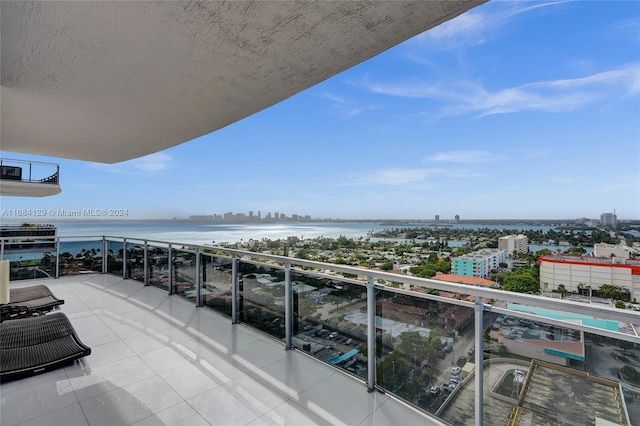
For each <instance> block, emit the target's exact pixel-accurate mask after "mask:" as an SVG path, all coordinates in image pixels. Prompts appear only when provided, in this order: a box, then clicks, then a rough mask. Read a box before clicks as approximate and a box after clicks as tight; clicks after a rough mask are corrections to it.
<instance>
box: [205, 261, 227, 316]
mask: <svg viewBox="0 0 640 426" xmlns="http://www.w3.org/2000/svg"><path fill="white" fill-rule="evenodd" d="M201 262H202V263H203V276H202V282H203V287H204V288H203V289H202V300H203V305H204V306H207V307H209V308H211V309H214V310H216V311H218V312H220V313H222V314H224V315H227V316H229V317H231V285H232V276H231V272H232V268H233V266H232V261H231V259H230V258H227V257H219V256H213V255H202V260H201Z"/></svg>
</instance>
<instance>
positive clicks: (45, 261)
mask: <svg viewBox="0 0 640 426" xmlns="http://www.w3.org/2000/svg"><path fill="white" fill-rule="evenodd" d="M37 245H38V244H37V243H36V244H34V243H30V246H29V247H28V248H27V247H22V248H18V247H17V246H18V245H17V244H14V245H13V247H12V248H9V247H8V246H9V244H7V245H5V251H4V259H8V260H9V279H10V281H18V280H31V279H36V278H55V275H56V249H55V246H54V248H53V249H51V248H49V247H48V244H45V243H43V244H42V245H43V247H39V248H35V246H37Z"/></svg>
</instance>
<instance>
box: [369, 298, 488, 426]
mask: <svg viewBox="0 0 640 426" xmlns="http://www.w3.org/2000/svg"><path fill="white" fill-rule="evenodd" d="M376 323H377V324H376V327H377V336H376V342H377V343H376V382H377V383H378V385H379V386H381V387H383V388H385V389H386V390H387V391H388V392H391V393H393V394H395V395H397V396H399V397H401V398H403V399H404V400H406V401H408V402H410V403H411V404H414V405H416V406H418V407H420V408H422V409H423V410H426V411H429V412H430V413H432V414H436V415H438V416H441V417H443V418H444V419H446V420H448V421H450V422H451V423H453V424H467V422H468V421H471V424H473V421H474V409H473V408H474V395H475V392H474V380H473V371H474V364H473V361H474V360H473V356H472V355H473V354H474V353H475V352H474V349H473V348H474V309H473V308H472V307H466V306H460V305H454V304H451V303H444V302H439V301H436V300H431V299H425V298H418V297H412V296H405V295H401V294H397V293H394V292H391V291H387V290H379V291H377V292H376Z"/></svg>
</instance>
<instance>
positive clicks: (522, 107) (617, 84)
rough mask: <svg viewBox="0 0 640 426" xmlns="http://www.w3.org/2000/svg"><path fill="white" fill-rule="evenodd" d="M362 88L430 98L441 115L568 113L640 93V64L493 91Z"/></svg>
mask: <svg viewBox="0 0 640 426" xmlns="http://www.w3.org/2000/svg"><path fill="white" fill-rule="evenodd" d="M360 87H363V88H365V89H366V90H369V91H371V92H373V93H377V94H384V95H389V96H397V97H405V98H422V99H431V100H435V101H439V102H442V103H444V104H447V105H445V106H444V108H443V110H442V111H441V112H440V114H439V115H440V116H447V115H458V114H465V113H476V114H479V115H480V116H486V115H492V114H505V113H512V112H518V111H547V112H565V111H573V110H576V109H579V108H582V107H584V106H586V105H589V104H592V103H594V102H597V101H601V100H606V99H610V98H619V97H625V96H629V95H634V94H637V93H640V63H632V64H628V65H625V66H622V67H620V68H617V69H612V70H608V71H603V72H600V73H596V74H592V75H588V76H584V77H578V78H568V79H567V78H564V79H557V80H548V81H539V82H534V83H527V84H523V85H520V86H516V87H508V88H504V89H498V90H493V91H492V90H488V89H486V88H485V87H483V86H481V85H480V84H478V83H474V82H457V83H455V84H445V83H416V82H414V81H413V82H405V83H391V84H384V83H372V82H370V81H363V82H362V83H361V85H360Z"/></svg>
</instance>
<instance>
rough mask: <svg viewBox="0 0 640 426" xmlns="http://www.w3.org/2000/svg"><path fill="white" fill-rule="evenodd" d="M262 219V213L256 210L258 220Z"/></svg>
mask: <svg viewBox="0 0 640 426" xmlns="http://www.w3.org/2000/svg"><path fill="white" fill-rule="evenodd" d="M260 219H262V212H261V211H260V210H258V220H260Z"/></svg>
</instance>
